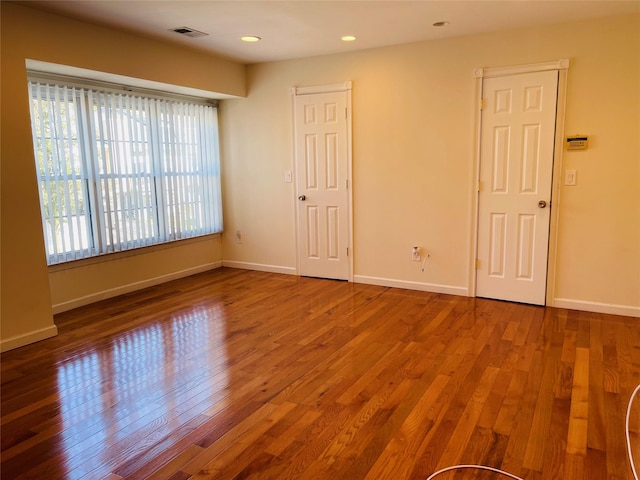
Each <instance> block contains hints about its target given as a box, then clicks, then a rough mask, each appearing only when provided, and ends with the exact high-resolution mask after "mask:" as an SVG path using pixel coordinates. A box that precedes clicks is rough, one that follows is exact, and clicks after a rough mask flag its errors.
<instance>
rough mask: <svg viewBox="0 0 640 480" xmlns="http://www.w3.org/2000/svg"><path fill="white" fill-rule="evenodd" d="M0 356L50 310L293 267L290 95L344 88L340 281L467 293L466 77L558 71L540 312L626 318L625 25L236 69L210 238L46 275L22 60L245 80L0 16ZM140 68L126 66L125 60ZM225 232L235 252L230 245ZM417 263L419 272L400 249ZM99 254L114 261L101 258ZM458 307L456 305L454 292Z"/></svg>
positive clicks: (10, 12) (634, 57) (630, 116)
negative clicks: (485, 70) (347, 225)
mask: <svg viewBox="0 0 640 480" xmlns="http://www.w3.org/2000/svg"><path fill="white" fill-rule="evenodd" d="M1 8H2V32H1V35H2V46H1V48H2V51H1V56H2V58H1V61H2V64H1V66H2V79H1V80H2V85H1V94H2V106H1V113H2V123H1V130H0V133H1V140H2V144H1V155H2V171H1V181H2V184H1V187H2V191H1V195H2V208H1V215H2V217H1V230H0V231H1V246H2V258H1V286H2V295H1V302H2V303H1V307H2V311H1V335H0V341H1V346H2V349H6V348H11V347H14V346H18V345H21V344H24V343H27V342H29V341H35V340H38V339H40V338H45V337H46V336H50V335H53V334H55V325H54V324H53V320H52V305H56V308H57V309H61V308H66V307H69V306H74V305H76V304H79V303H82V302H84V301H90V300H92V299H98V298H101V297H102V296H103V295H108V294H111V293H121V292H123V291H128V290H129V289H132V288H136V287H138V286H144V285H146V284H150V283H154V282H155V281H161V280H166V279H170V278H174V277H175V276H179V275H182V274H186V273H189V272H195V271H198V270H199V269H202V268H209V267H210V266H211V265H214V264H218V263H219V262H220V261H221V259H222V258H224V261H225V262H227V263H231V264H237V265H244V266H247V267H251V268H265V269H272V270H279V271H288V272H293V271H295V268H296V253H295V252H296V245H295V219H294V213H295V201H294V198H295V197H294V185H293V184H287V183H284V179H283V174H284V171H285V170H290V169H293V155H292V125H291V97H290V94H289V88H290V87H291V86H294V85H298V86H304V85H321V84H329V83H338V82H343V81H345V80H351V81H353V88H354V90H353V141H354V143H353V147H354V150H353V153H354V156H353V167H354V175H353V200H354V247H355V248H354V249H355V252H354V253H355V257H354V273H355V276H356V280H358V279H360V280H363V279H367V278H368V279H372V278H373V279H377V281H380V282H382V283H384V282H396V283H399V284H401V285H406V286H408V287H411V288H424V289H432V290H436V291H437V290H444V291H447V290H449V291H453V292H469V288H470V284H469V269H468V254H469V252H470V250H471V245H472V235H471V225H472V211H473V209H472V201H471V200H472V196H471V195H472V190H473V184H474V179H473V170H474V152H473V150H474V148H473V132H474V79H473V75H472V73H473V70H474V69H475V68H477V67H496V66H508V65H517V64H524V63H538V62H545V61H550V60H557V59H559V58H569V59H570V60H571V67H570V69H569V73H568V91H567V112H566V122H565V130H566V132H567V133H583V134H589V135H590V138H591V148H590V149H589V150H588V151H585V152H566V153H565V154H564V158H563V160H562V161H563V165H562V172H564V170H566V169H568V168H571V169H575V170H577V172H578V184H577V185H576V186H575V187H564V186H562V187H561V188H560V195H561V197H560V202H558V199H555V200H554V202H555V203H554V205H555V207H556V208H558V209H559V215H558V219H559V225H558V229H557V234H558V248H557V265H556V266H555V267H556V268H555V271H556V287H555V291H554V293H553V298H552V299H550V301H551V302H555V303H556V304H558V305H563V306H568V307H575V308H583V309H585V310H595V311H598V310H608V311H614V312H618V313H626V314H633V315H638V312H640V197H639V191H640V188H639V185H640V17H638V16H633V17H625V18H611V19H604V20H598V21H589V22H581V23H572V24H566V25H557V26H549V27H544V28H540V29H527V30H518V31H513V32H503V33H496V34H487V35H480V36H473V37H465V38H458V39H450V40H441V41H434V42H425V43H417V44H411V45H403V46H396V47H389V48H383V49H376V50H370V51H365V52H359V53H351V54H343V55H332V56H325V57H317V58H308V59H302V60H296V61H289V62H277V63H270V64H262V65H254V66H251V67H249V69H248V78H247V82H248V85H247V88H248V98H246V99H239V100H225V101H224V102H223V104H222V108H221V133H222V137H221V144H222V158H223V175H224V182H223V194H224V214H225V230H226V232H228V233H226V234H224V235H223V236H222V239H221V238H220V236H218V235H213V236H209V237H206V238H203V239H199V240H193V241H188V242H179V243H176V244H172V245H169V246H164V247H160V248H153V249H148V250H144V251H143V252H140V254H136V255H130V254H126V255H122V256H118V257H111V258H110V259H108V260H107V259H100V260H99V261H88V262H85V263H78V264H75V265H74V266H72V267H71V268H63V267H55V268H52V269H51V271H49V269H48V268H47V266H46V262H45V255H44V244H43V239H42V230H41V225H40V218H39V205H38V194H37V186H36V182H35V169H34V162H33V152H32V142H31V136H30V128H29V113H28V108H27V91H26V72H25V59H33V60H41V61H46V62H52V63H59V64H66V65H71V66H74V67H79V68H85V69H91V70H97V71H103V72H108V73H113V74H118V75H125V76H129V77H137V78H142V79H146V80H150V81H156V82H163V83H168V84H174V85H179V86H185V87H190V88H197V89H201V90H206V91H212V92H218V93H221V94H226V95H237V96H243V95H244V94H245V67H243V66H241V65H238V64H234V63H231V62H227V61H224V60H220V59H217V58H215V57H211V56H207V55H204V54H202V53H199V52H195V51H189V50H186V49H184V48H179V47H174V46H170V45H167V44H163V43H160V42H157V41H152V40H149V39H146V38H142V37H136V36H132V35H129V34H126V33H122V32H117V31H115V30H110V29H106V28H101V27H96V26H91V25H89V24H85V23H82V22H76V21H74V20H71V19H67V18H64V17H60V16H55V15H51V14H47V13H43V12H38V11H36V10H32V9H30V8H27V7H24V6H21V5H16V4H11V3H6V2H2V4H1ZM141 58H143V59H144V61H140V59H141ZM236 230H241V231H242V232H243V242H244V243H243V244H242V245H237V244H236V243H235V241H234V233H235V231H236ZM415 244H419V245H421V246H423V247H425V248H426V249H427V250H428V251H429V252H430V254H431V257H430V259H429V261H428V263H427V268H426V269H425V272H421V271H420V266H419V264H417V263H416V262H411V261H410V259H409V258H410V248H411V246H413V245H415ZM113 258H115V259H114V260H112V259H113ZM469 293H472V292H469Z"/></svg>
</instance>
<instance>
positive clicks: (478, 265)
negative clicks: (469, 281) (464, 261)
mask: <svg viewBox="0 0 640 480" xmlns="http://www.w3.org/2000/svg"><path fill="white" fill-rule="evenodd" d="M479 268H480V260H479V259H477V258H476V270H478V269H479Z"/></svg>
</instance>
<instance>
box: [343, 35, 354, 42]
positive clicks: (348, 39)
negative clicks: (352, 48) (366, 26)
mask: <svg viewBox="0 0 640 480" xmlns="http://www.w3.org/2000/svg"><path fill="white" fill-rule="evenodd" d="M355 39H356V37H354V36H353V35H345V36H344V37H340V40H342V41H343V42H353V41H354V40H355Z"/></svg>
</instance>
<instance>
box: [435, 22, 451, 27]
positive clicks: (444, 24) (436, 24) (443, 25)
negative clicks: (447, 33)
mask: <svg viewBox="0 0 640 480" xmlns="http://www.w3.org/2000/svg"><path fill="white" fill-rule="evenodd" d="M447 25H449V22H446V21H444V22H436V23H434V24H433V26H434V27H446V26H447Z"/></svg>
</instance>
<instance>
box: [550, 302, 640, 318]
mask: <svg viewBox="0 0 640 480" xmlns="http://www.w3.org/2000/svg"><path fill="white" fill-rule="evenodd" d="M553 306H554V307H556V308H568V309H570V310H582V311H585V312H595V313H609V314H611V315H623V316H625V317H640V307H633V306H629V305H614V304H611V303H600V302H587V301H585V300H572V299H570V298H555V299H554V300H553Z"/></svg>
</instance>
